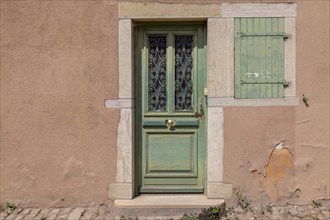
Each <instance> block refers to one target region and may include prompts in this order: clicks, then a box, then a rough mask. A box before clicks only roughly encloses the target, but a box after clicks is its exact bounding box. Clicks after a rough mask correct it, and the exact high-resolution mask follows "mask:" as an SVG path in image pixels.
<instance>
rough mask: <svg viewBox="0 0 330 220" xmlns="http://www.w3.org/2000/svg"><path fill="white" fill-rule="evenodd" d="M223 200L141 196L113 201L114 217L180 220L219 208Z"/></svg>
mask: <svg viewBox="0 0 330 220" xmlns="http://www.w3.org/2000/svg"><path fill="white" fill-rule="evenodd" d="M223 203H224V200H223V199H208V198H207V197H206V195H183V194H175V195H168V194H167V195H155V194H148V195H141V196H138V197H136V198H134V199H131V200H115V201H114V206H115V207H114V208H115V214H116V216H117V217H118V216H125V217H133V218H134V217H137V216H144V217H152V216H154V217H155V216H157V218H160V219H180V217H181V216H183V214H185V213H188V214H189V213H199V212H201V209H202V208H209V207H214V206H219V205H222V204H223ZM147 219H148V218H147Z"/></svg>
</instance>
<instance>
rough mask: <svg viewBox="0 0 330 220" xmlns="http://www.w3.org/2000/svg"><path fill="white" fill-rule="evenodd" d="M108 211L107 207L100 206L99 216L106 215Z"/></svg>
mask: <svg viewBox="0 0 330 220" xmlns="http://www.w3.org/2000/svg"><path fill="white" fill-rule="evenodd" d="M107 211H108V206H107V205H100V207H99V210H98V213H99V215H105V213H107Z"/></svg>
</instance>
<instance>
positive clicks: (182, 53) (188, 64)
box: [175, 35, 193, 111]
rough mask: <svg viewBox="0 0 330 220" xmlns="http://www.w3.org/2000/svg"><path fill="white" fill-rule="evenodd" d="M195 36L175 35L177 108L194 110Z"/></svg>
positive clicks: (177, 109)
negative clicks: (193, 52)
mask: <svg viewBox="0 0 330 220" xmlns="http://www.w3.org/2000/svg"><path fill="white" fill-rule="evenodd" d="M192 42H193V36H191V35H180V36H175V110H176V111H192V110H193V109H192V91H193V83H192V62H193V60H192Z"/></svg>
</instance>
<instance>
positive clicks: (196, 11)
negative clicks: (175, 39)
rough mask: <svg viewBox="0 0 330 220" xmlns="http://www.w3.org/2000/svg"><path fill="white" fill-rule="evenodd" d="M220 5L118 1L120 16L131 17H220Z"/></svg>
mask: <svg viewBox="0 0 330 220" xmlns="http://www.w3.org/2000/svg"><path fill="white" fill-rule="evenodd" d="M220 8H221V6H220V5H216V4H208V5H195V4H163V3H131V2H120V3H118V17H119V18H120V19H123V18H131V19H148V18H155V19H169V18H175V19H184V18H192V19H193V18H208V17H220V15H221V13H220Z"/></svg>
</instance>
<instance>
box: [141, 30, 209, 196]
mask: <svg viewBox="0 0 330 220" xmlns="http://www.w3.org/2000/svg"><path fill="white" fill-rule="evenodd" d="M204 28H205V27H204V26H203V25H187V24H185V25H175V26H174V25H164V24H163V25H161V26H160V25H144V26H141V27H138V28H136V35H135V39H136V42H135V44H136V51H135V60H136V63H135V65H136V66H135V70H136V71H135V78H136V83H137V84H136V85H137V86H136V91H135V94H136V97H135V100H136V107H135V109H136V117H135V118H136V127H135V131H136V132H135V134H136V140H137V143H136V146H137V148H136V153H135V154H136V158H135V159H136V168H137V172H136V177H135V179H136V182H137V183H138V184H137V185H138V187H137V193H185V192H187V193H203V192H204V181H205V169H206V165H205V155H206V152H205V151H206V138H205V136H206V120H205V117H206V111H205V109H206V106H205V105H206V103H205V97H204V92H203V91H204V87H206V86H205V83H206V65H205V59H206V41H205V31H204Z"/></svg>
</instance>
